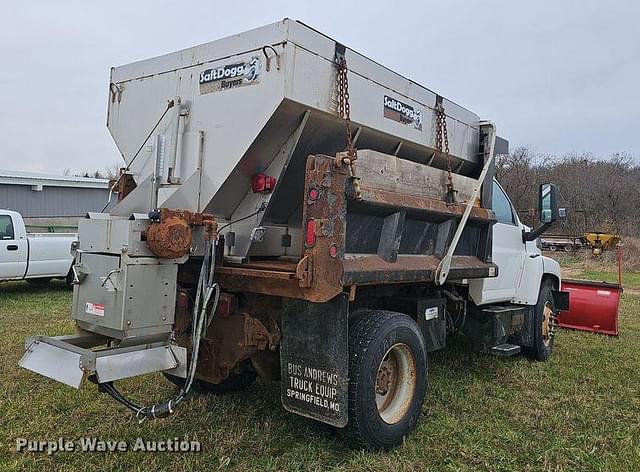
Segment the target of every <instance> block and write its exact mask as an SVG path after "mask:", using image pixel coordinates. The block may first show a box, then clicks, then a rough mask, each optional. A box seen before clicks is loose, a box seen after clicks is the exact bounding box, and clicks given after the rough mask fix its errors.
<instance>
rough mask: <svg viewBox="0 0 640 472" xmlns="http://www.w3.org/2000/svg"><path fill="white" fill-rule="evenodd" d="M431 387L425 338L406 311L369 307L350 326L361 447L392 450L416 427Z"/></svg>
mask: <svg viewBox="0 0 640 472" xmlns="http://www.w3.org/2000/svg"><path fill="white" fill-rule="evenodd" d="M426 388H427V354H426V349H425V343H424V338H423V337H422V333H421V332H420V330H419V329H418V326H417V325H416V323H415V322H414V321H413V320H412V319H411V318H409V317H408V316H407V315H404V314H401V313H395V312H390V311H380V310H376V311H369V313H367V314H366V315H365V316H359V317H358V318H357V319H356V320H355V321H354V322H353V323H352V324H351V325H350V327H349V401H348V409H349V421H348V423H347V426H346V427H344V428H343V429H341V430H339V432H340V434H341V436H342V437H343V439H344V440H345V442H346V443H347V444H348V445H349V446H351V447H355V448H360V449H373V450H376V449H383V450H384V449H390V448H392V447H393V446H396V445H398V444H400V443H401V442H402V440H403V439H404V437H405V436H406V435H407V434H409V432H411V430H413V428H414V427H415V425H416V423H417V421H418V417H419V416H420V413H421V411H422V402H423V401H424V394H425V391H426Z"/></svg>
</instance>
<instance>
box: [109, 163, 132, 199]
mask: <svg viewBox="0 0 640 472" xmlns="http://www.w3.org/2000/svg"><path fill="white" fill-rule="evenodd" d="M116 184H117V185H116ZM114 186H115V189H116V191H117V192H118V201H119V202H121V201H122V200H124V198H125V197H126V196H127V195H129V194H130V193H131V192H133V190H134V189H135V188H136V181H135V179H134V178H133V175H131V174H130V173H128V172H127V171H126V169H125V168H124V167H123V168H121V169H120V176H119V178H118V180H116V181H115V182H109V188H114Z"/></svg>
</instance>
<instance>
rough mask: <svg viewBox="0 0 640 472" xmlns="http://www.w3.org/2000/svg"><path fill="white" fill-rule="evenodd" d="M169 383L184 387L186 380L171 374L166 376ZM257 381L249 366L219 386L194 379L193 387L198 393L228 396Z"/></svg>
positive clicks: (230, 375) (242, 367)
mask: <svg viewBox="0 0 640 472" xmlns="http://www.w3.org/2000/svg"><path fill="white" fill-rule="evenodd" d="M164 376H165V377H166V378H167V380H168V381H169V382H171V383H172V384H174V385H177V386H178V387H182V386H183V385H184V379H183V378H182V377H176V376H175V375H171V374H164ZM255 381H256V372H255V371H254V370H253V369H251V368H249V366H244V365H243V366H241V370H240V373H237V374H229V377H227V378H226V379H224V380H223V381H222V382H220V383H219V384H214V383H211V382H205V381H204V380H199V379H194V381H193V386H192V387H191V388H192V389H193V390H195V391H196V392H200V393H211V394H213V395H226V394H227V393H236V392H241V391H242V390H245V389H247V388H249V387H250V386H251V385H253V383H254V382H255Z"/></svg>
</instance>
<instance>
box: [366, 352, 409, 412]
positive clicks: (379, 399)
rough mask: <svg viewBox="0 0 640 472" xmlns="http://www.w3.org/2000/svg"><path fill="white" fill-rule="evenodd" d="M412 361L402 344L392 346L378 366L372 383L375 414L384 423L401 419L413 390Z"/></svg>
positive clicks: (407, 408)
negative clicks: (376, 412) (376, 410)
mask: <svg viewBox="0 0 640 472" xmlns="http://www.w3.org/2000/svg"><path fill="white" fill-rule="evenodd" d="M416 371H417V369H416V361H415V358H414V356H413V354H412V352H411V350H410V349H409V347H408V346H407V345H406V344H403V343H396V344H394V345H392V346H391V347H390V348H389V350H388V351H387V352H386V353H385V355H384V357H383V358H382V361H381V362H380V364H379V366H378V371H377V373H376V382H375V384H374V390H375V399H376V407H377V409H378V414H379V415H380V417H381V418H382V420H383V421H384V422H385V423H387V424H395V423H398V422H399V421H401V420H402V418H404V417H405V415H406V414H407V411H408V410H409V408H410V406H411V401H412V400H413V396H414V394H415V391H416V377H417V374H416Z"/></svg>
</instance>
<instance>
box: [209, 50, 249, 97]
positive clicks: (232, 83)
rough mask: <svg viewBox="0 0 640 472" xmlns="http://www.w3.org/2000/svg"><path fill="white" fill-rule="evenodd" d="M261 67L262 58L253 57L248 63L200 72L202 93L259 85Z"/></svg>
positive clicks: (238, 63) (237, 63)
mask: <svg viewBox="0 0 640 472" xmlns="http://www.w3.org/2000/svg"><path fill="white" fill-rule="evenodd" d="M260 66H261V64H260V58H259V57H253V58H251V59H250V60H249V61H247V62H236V63H234V64H227V65H225V66H221V67H216V68H215V69H205V70H203V71H202V72H200V93H209V92H215V91H218V90H225V89H229V88H234V87H242V86H244V85H251V84H255V83H258V81H259V77H260V68H261V67H260Z"/></svg>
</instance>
